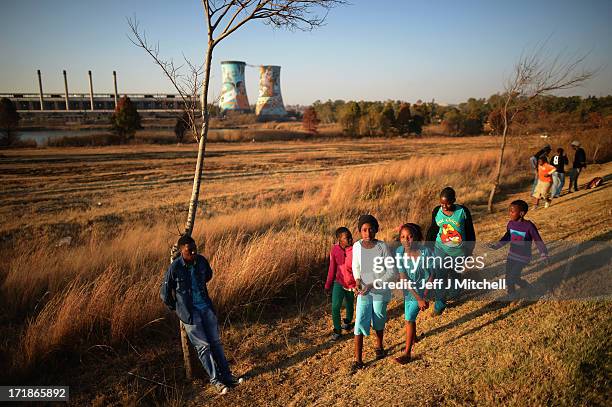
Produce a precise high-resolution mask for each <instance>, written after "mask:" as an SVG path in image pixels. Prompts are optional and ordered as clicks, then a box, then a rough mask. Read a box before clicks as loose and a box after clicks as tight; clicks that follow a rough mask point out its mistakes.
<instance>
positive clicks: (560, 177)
mask: <svg viewBox="0 0 612 407" xmlns="http://www.w3.org/2000/svg"><path fill="white" fill-rule="evenodd" d="M552 176H553V185H552V197H553V198H556V197H558V196H559V195H561V190H562V189H563V185H565V173H563V172H553V175H552Z"/></svg>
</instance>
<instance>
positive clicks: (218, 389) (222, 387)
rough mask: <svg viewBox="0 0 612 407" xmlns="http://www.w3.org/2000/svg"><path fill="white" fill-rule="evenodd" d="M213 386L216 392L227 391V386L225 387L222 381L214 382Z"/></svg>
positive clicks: (223, 392)
mask: <svg viewBox="0 0 612 407" xmlns="http://www.w3.org/2000/svg"><path fill="white" fill-rule="evenodd" d="M215 388H216V389H217V392H218V393H219V394H221V395H223V394H227V392H228V391H229V387H227V386H226V385H225V384H223V383H215Z"/></svg>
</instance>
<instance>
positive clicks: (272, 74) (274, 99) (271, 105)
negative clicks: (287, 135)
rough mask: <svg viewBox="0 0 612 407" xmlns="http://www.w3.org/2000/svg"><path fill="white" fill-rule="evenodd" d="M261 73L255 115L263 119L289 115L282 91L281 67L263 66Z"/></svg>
mask: <svg viewBox="0 0 612 407" xmlns="http://www.w3.org/2000/svg"><path fill="white" fill-rule="evenodd" d="M259 69H260V71H259V74H260V76H259V97H258V98H257V105H256V107H255V113H256V114H257V116H259V117H262V118H275V117H283V116H286V115H287V111H286V110H285V105H284V104H283V96H282V95H281V89H280V69H281V67H280V66H277V65H263V66H261V67H260V68H259Z"/></svg>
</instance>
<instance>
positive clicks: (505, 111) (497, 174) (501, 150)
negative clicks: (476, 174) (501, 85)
mask: <svg viewBox="0 0 612 407" xmlns="http://www.w3.org/2000/svg"><path fill="white" fill-rule="evenodd" d="M503 117H504V131H503V132H502V143H501V146H500V148H499V157H498V159H497V168H496V170H495V180H494V181H493V186H492V187H491V193H490V194H489V202H488V203H487V209H488V211H489V213H491V212H493V199H494V198H495V193H496V192H497V187H498V186H499V181H500V179H501V172H502V166H503V163H504V150H505V149H506V140H507V136H508V102H506V104H505V105H504V109H503Z"/></svg>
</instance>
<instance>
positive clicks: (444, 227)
mask: <svg viewBox="0 0 612 407" xmlns="http://www.w3.org/2000/svg"><path fill="white" fill-rule="evenodd" d="M455 208H456V209H455V211H454V212H453V214H452V215H450V216H449V215H445V214H444V212H443V211H442V208H440V209H439V210H438V213H437V214H436V217H435V220H436V224H437V225H438V227H439V228H440V230H439V231H438V236H436V249H437V250H436V251H442V252H443V253H444V254H446V255H448V256H452V257H458V256H463V255H464V251H463V240H464V238H465V220H466V218H467V217H466V215H465V211H464V210H463V207H461V206H455Z"/></svg>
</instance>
